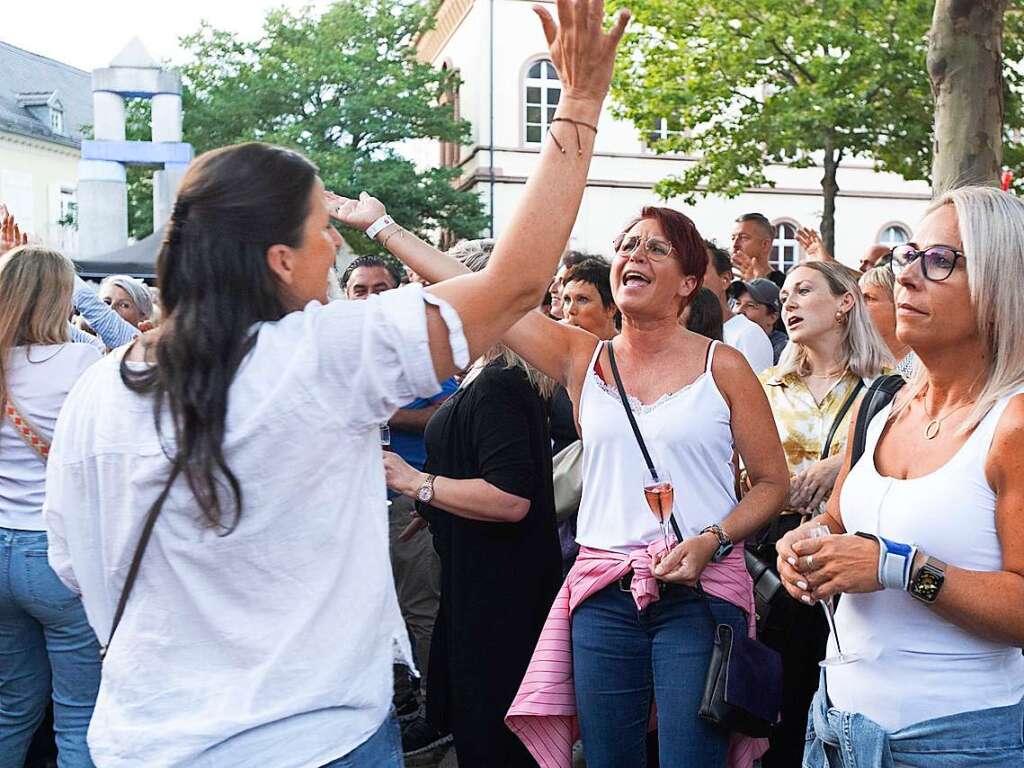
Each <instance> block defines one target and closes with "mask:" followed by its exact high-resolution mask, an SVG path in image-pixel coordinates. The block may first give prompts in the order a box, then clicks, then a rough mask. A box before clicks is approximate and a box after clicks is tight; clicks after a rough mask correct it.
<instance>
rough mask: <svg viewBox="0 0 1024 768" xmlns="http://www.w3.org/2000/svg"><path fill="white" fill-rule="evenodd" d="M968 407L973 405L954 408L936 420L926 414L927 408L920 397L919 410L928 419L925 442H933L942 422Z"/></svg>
mask: <svg viewBox="0 0 1024 768" xmlns="http://www.w3.org/2000/svg"><path fill="white" fill-rule="evenodd" d="M968 405H973V403H964V404H963V405H961V406H958V407H956V408H954V409H953V410H952V411H950V412H949V413H947V414H946V415H945V416H943V417H942V418H941V419H936V418H935V417H934V416H932V415H931V414H930V413H928V407H927V406H926V405H925V404H924V398H923V397H922V398H921V410H923V411H924V415H925V416H927V417H928V419H929V421H928V426H926V427H925V428H924V436H925V439H926V440H934V439H935V438H936V437H937V436H938V434H939V430H940V429H942V422H944V421H945V420H946V419H948V418H949V417H950V416H952V415H953V414H954V413H956V412H957V411H959V410H963V409H964V408H966V407H967V406H968Z"/></svg>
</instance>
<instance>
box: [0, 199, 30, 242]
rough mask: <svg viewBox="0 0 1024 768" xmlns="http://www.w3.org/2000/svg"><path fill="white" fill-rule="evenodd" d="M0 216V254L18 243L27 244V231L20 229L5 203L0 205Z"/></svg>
mask: <svg viewBox="0 0 1024 768" xmlns="http://www.w3.org/2000/svg"><path fill="white" fill-rule="evenodd" d="M0 216H2V217H3V219H2V221H0V254H3V253H7V252H8V251H9V250H11V248H17V247H18V246H19V245H28V233H27V232H24V233H23V232H22V231H21V228H20V227H18V224H17V222H15V220H14V216H12V215H11V213H10V211H8V210H7V206H6V205H0Z"/></svg>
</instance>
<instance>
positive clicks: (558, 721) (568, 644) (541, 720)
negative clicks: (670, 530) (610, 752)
mask: <svg viewBox="0 0 1024 768" xmlns="http://www.w3.org/2000/svg"><path fill="white" fill-rule="evenodd" d="M664 548H665V547H664V544H662V543H661V542H656V543H654V544H650V545H648V546H647V547H640V548H638V549H635V550H633V551H632V552H630V553H629V554H622V553H619V552H608V551H605V550H598V549H589V548H588V547H582V548H581V549H580V554H579V557H577V558H576V563H575V565H573V567H572V569H571V570H570V571H569V574H568V575H567V576H566V577H565V582H564V583H563V584H562V588H561V589H560V590H559V591H558V595H557V596H556V597H555V602H554V603H553V604H552V606H551V611H550V612H549V613H548V618H547V621H546V622H545V623H544V629H543V630H542V631H541V635H540V639H539V640H538V641H537V647H536V649H535V650H534V652H533V658H532V659H531V660H530V666H529V667H528V668H527V670H526V676H525V677H524V678H523V682H522V684H521V685H520V686H519V692H518V693H517V694H516V698H515V700H514V701H513V702H512V706H511V707H510V708H509V710H508V713H507V714H506V715H505V724H506V725H507V726H508V727H509V728H510V729H511V730H512V731H513V732H514V733H515V734H516V735H517V736H518V737H519V739H520V741H522V742H523V744H524V745H525V746H526V748H527V749H528V750H529V751H530V754H532V755H533V757H534V759H535V760H536V761H537V763H538V764H539V765H540V767H541V768H571V765H572V745H573V743H575V741H576V740H577V739H578V738H579V722H578V720H577V718H576V692H575V689H574V688H573V676H572V637H571V631H572V621H571V619H572V613H573V611H574V610H576V607H577V606H578V605H580V603H582V602H583V601H584V600H586V599H587V598H588V597H590V596H591V595H593V594H595V593H597V592H599V591H600V590H602V589H604V588H605V587H606V586H608V585H609V584H611V583H612V582H615V581H618V580H619V578H621V577H622V576H623V575H625V574H626V573H628V572H629V571H630V570H632V571H633V579H632V581H631V582H630V592H631V593H632V595H633V601H634V602H635V603H636V607H637V609H638V610H641V611H642V610H643V609H644V608H646V607H647V606H648V605H650V604H651V603H653V602H655V601H656V600H658V598H659V596H660V593H659V591H658V583H657V581H656V580H655V578H654V574H653V573H652V570H653V569H652V557H657V554H658V553H659V552H660V551H661V550H663V549H664ZM701 584H702V585H703V587H704V591H705V592H707V593H708V594H711V595H714V596H715V597H718V598H720V599H722V600H726V601H728V602H730V603H732V604H733V605H735V606H737V607H738V608H740V609H741V610H742V611H743V612H744V613H745V614H746V616H747V631H748V632H749V634H750V636H751V637H753V636H754V631H755V628H754V591H753V584H752V582H751V580H750V574H748V573H747V568H746V564H745V562H744V559H743V546H742V544H737V545H736V547H735V548H734V549H733V551H732V552H731V553H730V554H729V556H728V557H726V558H725V559H724V560H722V562H720V563H710V564H709V565H708V567H707V568H706V569H705V570H704V573H703V574H702V575H701ZM693 716H694V717H697V713H696V712H695V713H694V715H693ZM767 749H768V740H767V739H752V738H750V737H747V736H742V735H740V734H734V735H733V737H732V740H731V741H730V744H729V754H728V758H727V760H726V765H727V766H728V767H729V768H751V766H752V765H753V763H754V760H756V759H757V758H759V757H760V756H761V755H762V754H764V752H765V751H766V750H767Z"/></svg>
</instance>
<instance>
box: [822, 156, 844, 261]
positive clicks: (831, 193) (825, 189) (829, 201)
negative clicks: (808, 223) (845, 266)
mask: <svg viewBox="0 0 1024 768" xmlns="http://www.w3.org/2000/svg"><path fill="white" fill-rule="evenodd" d="M839 160H840V155H839V152H838V151H837V150H836V149H835V147H834V146H833V144H832V137H831V136H829V137H828V138H826V139H825V163H824V165H825V175H824V176H822V177H821V192H822V196H823V197H824V199H825V204H824V207H823V208H822V211H821V240H822V242H823V243H824V244H825V248H826V249H828V252H829V253H830V254H832V256H833V258H834V257H835V255H836V195H838V194H839V183H838V182H837V181H836V171H838V170H839Z"/></svg>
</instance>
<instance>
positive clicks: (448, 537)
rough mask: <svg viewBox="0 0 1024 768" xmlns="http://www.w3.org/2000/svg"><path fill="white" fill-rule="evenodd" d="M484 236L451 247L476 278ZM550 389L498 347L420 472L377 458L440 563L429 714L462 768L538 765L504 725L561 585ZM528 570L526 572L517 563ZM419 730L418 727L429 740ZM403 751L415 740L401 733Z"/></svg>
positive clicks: (437, 432) (433, 428)
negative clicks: (425, 495) (413, 505)
mask: <svg viewBox="0 0 1024 768" xmlns="http://www.w3.org/2000/svg"><path fill="white" fill-rule="evenodd" d="M492 243H493V241H490V240H482V241H481V240H470V241H464V242H462V243H459V244H458V245H456V246H455V247H454V248H452V249H451V250H450V251H449V254H450V255H452V256H454V257H455V258H458V259H459V260H460V261H462V262H463V263H464V264H465V265H466V266H468V267H469V268H470V269H471V270H473V271H474V272H478V271H480V270H481V269H483V268H484V267H485V266H486V264H487V262H488V259H489V258H490V250H489V247H488V246H489V245H491V244H492ZM553 387H554V382H552V381H551V379H549V378H548V377H547V376H545V375H544V374H542V373H540V372H538V371H536V370H535V369H533V368H531V367H530V366H529V365H528V364H527V363H526V362H525V361H523V359H522V358H521V357H519V356H518V355H517V354H515V353H514V352H512V351H511V350H509V349H508V348H507V347H505V346H504V345H501V344H496V345H495V346H494V347H493V348H491V349H490V350H488V351H487V352H486V353H485V354H484V355H483V356H482V357H481V358H480V359H479V360H477V361H476V362H475V363H474V365H473V367H472V368H471V369H470V371H469V373H468V374H467V375H466V377H465V379H464V380H463V382H462V385H461V386H460V387H459V391H458V392H456V393H455V394H454V395H452V396H451V397H450V398H449V399H448V400H446V401H445V402H444V404H442V405H441V407H440V408H439V409H438V410H437V413H435V414H434V415H433V416H432V417H431V419H430V422H429V423H428V424H427V429H426V431H425V432H424V438H425V440H426V445H427V460H426V463H425V465H424V467H423V471H422V472H420V471H419V470H417V469H415V468H414V467H411V466H409V465H408V464H407V463H406V462H404V461H403V460H402V459H401V457H400V456H398V454H395V453H387V454H385V456H384V468H385V473H386V476H387V482H388V486H389V487H390V488H391V489H392V490H395V491H398V492H399V493H402V494H404V495H406V496H408V497H410V498H416V497H417V496H421V495H422V494H421V491H422V489H423V488H424V487H425V486H426V487H429V488H430V489H431V491H430V494H431V498H430V500H429V501H427V500H422V499H421V502H420V504H419V505H418V510H419V513H420V515H421V516H422V518H425V519H426V520H427V521H429V523H430V530H431V533H432V534H433V537H434V547H435V548H436V549H437V552H438V555H439V556H440V560H441V606H440V610H439V612H438V617H437V622H436V623H435V625H434V636H433V638H432V641H431V651H430V667H429V673H428V675H427V717H428V720H429V724H430V725H432V726H433V732H434V733H435V734H441V733H451V734H452V735H453V736H454V739H455V751H456V754H457V757H458V762H459V766H460V767H461V768H514V766H523V767H524V768H529V766H534V765H536V764H535V763H534V761H533V758H532V757H530V753H529V752H527V751H526V748H525V747H524V746H523V745H522V743H521V742H520V741H519V740H518V739H516V737H515V736H514V735H513V734H512V732H511V731H509V730H508V729H507V728H506V727H505V723H504V717H505V712H507V711H508V708H509V705H510V704H511V703H512V699H513V698H514V697H515V695H516V690H517V689H518V688H519V682H520V680H522V679H523V674H524V673H525V672H526V666H527V664H529V663H530V656H531V654H532V653H533V648H534V645H536V643H537V637H538V636H539V635H540V630H541V627H543V625H544V618H545V617H546V616H547V613H548V609H549V608H550V607H551V601H552V599H554V596H555V593H556V592H557V591H558V585H559V583H560V582H561V580H562V570H561V558H560V556H559V549H558V538H557V536H556V534H555V507H554V490H553V488H552V484H551V450H550V437H549V436H548V423H547V422H548V419H547V413H546V408H545V402H544V400H545V398H546V397H548V396H549V395H550V394H551V390H552V388H553ZM527 563H528V564H529V565H528V567H524V566H525V564H527ZM427 725H428V723H420V728H419V729H418V730H420V731H421V733H424V734H429V731H428V730H427V728H425V726H427ZM403 735H404V736H405V739H404V742H405V751H406V754H407V755H411V754H413V753H414V750H415V748H416V747H417V746H419V747H421V748H425V747H426V746H427V745H429V744H430V740H428V739H427V738H423V739H422V741H421V742H415V741H414V740H413V736H414V735H417V734H415V733H414V731H413V729H412V726H410V727H408V728H405V729H403Z"/></svg>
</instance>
